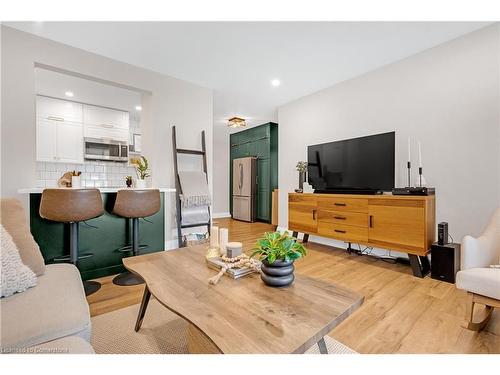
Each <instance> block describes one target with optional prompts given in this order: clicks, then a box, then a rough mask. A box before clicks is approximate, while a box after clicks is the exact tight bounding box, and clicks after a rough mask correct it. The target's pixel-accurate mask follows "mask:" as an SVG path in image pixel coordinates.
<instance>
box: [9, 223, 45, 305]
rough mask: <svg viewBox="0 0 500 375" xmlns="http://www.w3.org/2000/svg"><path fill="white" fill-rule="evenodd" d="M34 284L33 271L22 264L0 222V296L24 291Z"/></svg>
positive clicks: (10, 238)
mask: <svg viewBox="0 0 500 375" xmlns="http://www.w3.org/2000/svg"><path fill="white" fill-rule="evenodd" d="M35 285H36V275H35V273H34V272H33V271H32V270H31V269H30V268H29V267H28V266H26V265H24V264H23V262H22V261H21V257H20V256H19V251H18V250H17V247H16V244H15V243H14V241H13V240H12V237H11V236H10V234H9V233H8V232H7V231H6V230H5V228H4V227H3V225H2V224H0V297H9V296H11V295H13V294H14V293H20V292H24V291H25V290H26V289H28V288H31V287H34V286H35Z"/></svg>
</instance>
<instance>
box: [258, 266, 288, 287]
mask: <svg viewBox="0 0 500 375" xmlns="http://www.w3.org/2000/svg"><path fill="white" fill-rule="evenodd" d="M260 269H261V271H262V273H261V274H260V278H261V279H262V281H263V282H264V284H266V285H269V286H274V287H283V286H288V285H290V284H291V283H293V280H294V279H295V276H294V275H293V271H294V269H295V267H294V266H293V260H291V261H288V262H285V261H283V260H276V261H274V262H273V263H272V264H270V263H269V262H268V261H267V260H263V261H262V265H261V267H260Z"/></svg>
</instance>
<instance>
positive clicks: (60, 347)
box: [24, 336, 95, 354]
mask: <svg viewBox="0 0 500 375" xmlns="http://www.w3.org/2000/svg"><path fill="white" fill-rule="evenodd" d="M24 351H25V353H27V354H94V353H95V352H94V348H92V345H90V344H89V342H88V341H87V340H84V339H82V338H81V337H77V336H67V337H63V338H61V339H57V340H53V341H49V342H46V343H43V344H40V345H36V346H31V347H29V348H26V349H25V350H24Z"/></svg>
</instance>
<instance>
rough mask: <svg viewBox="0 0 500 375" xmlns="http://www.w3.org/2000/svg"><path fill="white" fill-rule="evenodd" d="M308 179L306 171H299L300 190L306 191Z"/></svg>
mask: <svg viewBox="0 0 500 375" xmlns="http://www.w3.org/2000/svg"><path fill="white" fill-rule="evenodd" d="M305 181H306V172H299V190H300V191H301V192H302V191H304V182H305Z"/></svg>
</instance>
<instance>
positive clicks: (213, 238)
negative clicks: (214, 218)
mask: <svg viewBox="0 0 500 375" xmlns="http://www.w3.org/2000/svg"><path fill="white" fill-rule="evenodd" d="M210 247H212V248H214V247H219V227H216V226H215V225H214V226H212V229H211V230H210Z"/></svg>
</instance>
